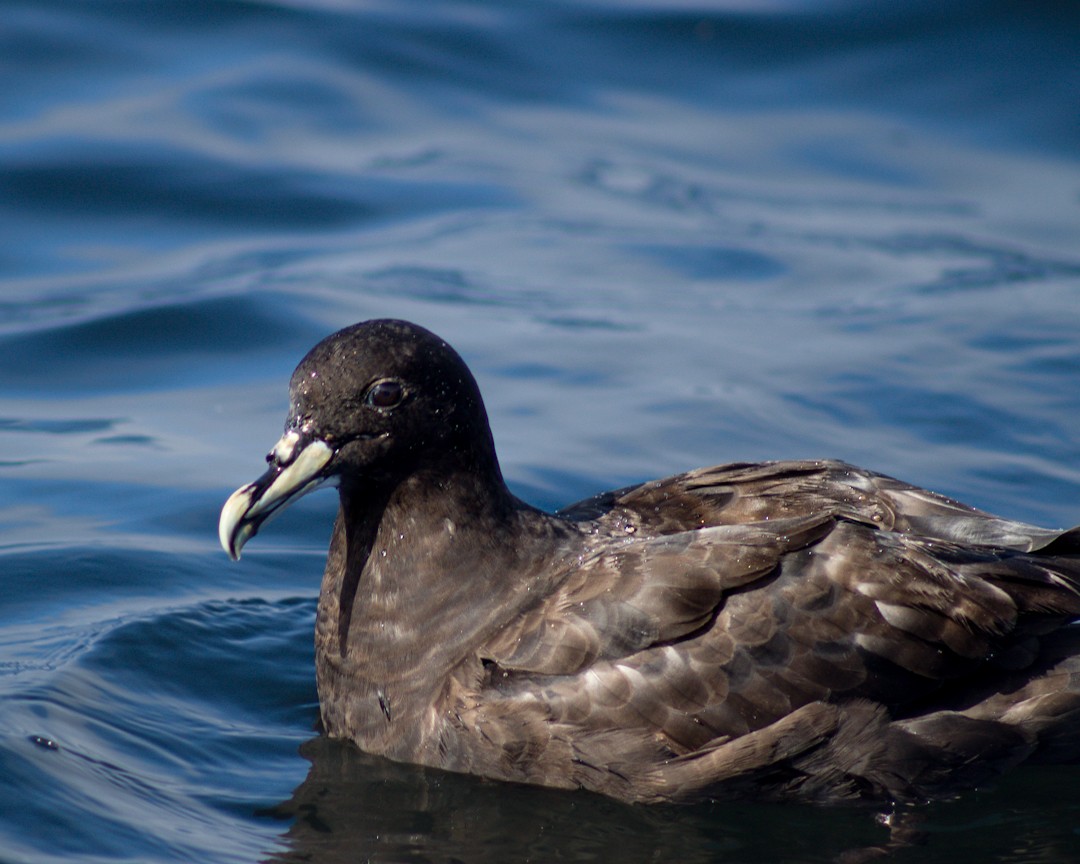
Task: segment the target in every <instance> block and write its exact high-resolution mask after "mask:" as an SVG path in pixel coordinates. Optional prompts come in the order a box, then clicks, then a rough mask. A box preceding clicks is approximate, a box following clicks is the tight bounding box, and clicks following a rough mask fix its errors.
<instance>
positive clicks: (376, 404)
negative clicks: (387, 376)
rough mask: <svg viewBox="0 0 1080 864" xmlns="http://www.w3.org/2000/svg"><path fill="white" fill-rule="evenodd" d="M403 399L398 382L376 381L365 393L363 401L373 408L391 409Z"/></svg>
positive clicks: (402, 390)
mask: <svg viewBox="0 0 1080 864" xmlns="http://www.w3.org/2000/svg"><path fill="white" fill-rule="evenodd" d="M403 398H405V388H404V387H402V386H401V382H400V381H389V380H387V381H376V382H375V383H374V384H372V385H371V387H370V388H369V389H368V391H367V396H365V397H364V401H365V402H366V403H367V404H368V405H370V406H371V407H373V408H393V407H394V406H395V405H398V404H400V403H401V400H402V399H403Z"/></svg>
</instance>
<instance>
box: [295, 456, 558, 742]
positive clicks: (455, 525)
mask: <svg viewBox="0 0 1080 864" xmlns="http://www.w3.org/2000/svg"><path fill="white" fill-rule="evenodd" d="M563 533H565V529H564V528H563V526H562V523H561V522H559V521H558V520H555V519H553V518H552V517H550V516H547V515H546V514H543V513H541V512H540V511H537V510H535V509H533V508H531V507H529V506H528V505H526V504H524V503H522V502H521V501H519V500H517V499H516V498H514V496H513V495H512V494H511V493H510V492H509V490H507V489H506V487H505V485H504V484H503V483H502V479H501V477H499V476H497V475H496V476H495V477H494V479H492V475H490V474H487V475H485V476H478V475H477V474H476V473H474V472H470V473H468V474H445V473H444V474H441V475H439V476H437V477H435V476H424V475H422V474H419V473H417V474H414V475H411V476H410V477H409V478H407V479H406V480H405V481H403V482H401V483H399V484H397V485H396V486H394V487H392V488H385V487H383V488H372V489H369V490H367V491H366V493H365V492H364V490H362V489H360V488H359V487H358V486H356V485H350V484H346V485H344V486H343V487H342V489H341V507H340V509H339V512H338V518H337V522H336V524H335V526H334V535H333V539H332V541H331V545H330V552H329V556H328V559H327V567H326V573H325V575H324V578H323V586H322V591H321V595H320V600H319V611H318V620H317V627H316V660H317V664H318V678H319V689H320V700H321V702H322V703H323V722H324V725H325V726H326V727H327V731H328V732H330V733H331V734H336V733H337V732H338V731H339V730H337V729H336V728H335V727H336V726H339V725H340V726H341V728H342V729H344V724H345V720H344V718H345V716H348V717H349V718H350V719H349V722H348V726H349V732H350V736H351V737H353V738H355V739H357V740H360V739H365V740H363V741H362V744H363V746H365V747H366V748H368V749H370V750H373V751H375V752H389V751H388V750H387V749H386V748H387V747H389V746H390V745H389V744H388V743H387V742H390V741H393V742H394V746H412V745H416V742H412V745H409V742H408V741H406V740H405V739H402V738H395V737H394V736H392V735H391V734H390V727H391V725H397V724H398V721H399V719H400V720H401V721H402V724H404V723H407V722H409V721H410V720H411V721H412V722H413V723H417V721H418V720H419V721H421V722H419V723H417V728H422V727H423V722H422V720H423V717H424V716H426V713H427V712H429V711H430V709H431V708H432V707H434V706H435V704H436V703H437V702H438V701H439V700H440V699H441V698H444V696H445V692H444V691H445V690H446V688H447V686H448V680H449V678H450V676H452V675H453V674H462V675H468V674H473V673H470V672H468V670H465V671H462V670H463V668H464V666H467V665H469V664H470V663H471V664H472V665H475V666H476V669H475V670H473V672H474V673H475V674H479V671H480V664H479V659H478V657H477V656H476V649H477V647H478V646H479V645H480V644H482V643H483V641H484V640H485V639H486V638H487V637H488V636H489V635H490V634H491V633H492V632H493V631H494V629H495V628H496V627H497V626H498V625H499V624H500V622H503V621H505V620H506V617H507V616H513V615H516V614H518V613H519V612H520V611H521V610H523V609H524V608H527V607H528V605H529V603H531V602H534V601H533V599H532V598H534V597H538V596H543V594H544V592H543V591H542V590H540V589H541V587H542V586H539V585H538V580H540V579H541V578H543V577H542V575H541V574H543V573H545V572H550V571H549V570H547V569H546V568H544V567H542V566H540V562H545V561H546V562H550V560H551V557H552V555H554V554H557V548H558V545H559V542H560V537H561V536H562V534H563ZM523 561H532V562H537V565H536V566H535V567H529V566H526V567H522V562H523ZM511 573H518V574H524V575H519V576H517V577H515V578H513V579H511V578H509V577H508V575H507V574H511ZM406 718H408V719H406ZM398 728H402V725H398ZM380 742H382V743H380ZM416 746H418V745H416ZM391 755H392V754H391ZM399 755H400V754H399Z"/></svg>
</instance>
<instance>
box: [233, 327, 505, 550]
mask: <svg viewBox="0 0 1080 864" xmlns="http://www.w3.org/2000/svg"><path fill="white" fill-rule="evenodd" d="M266 459H267V462H269V464H270V467H269V469H268V470H267V471H266V473H265V474H263V476H262V477H260V478H259V479H258V480H256V481H255V482H254V483H251V484H249V485H247V486H244V487H242V488H240V489H238V490H237V491H236V492H234V493H233V495H232V496H231V497H230V498H229V500H228V501H227V502H226V503H225V507H224V508H223V509H222V511H221V522H220V524H219V536H220V538H221V544H222V546H224V547H225V551H226V552H228V553H229V555H230V556H232V557H233V558H237V557H239V555H240V549H241V547H242V546H243V545H244V543H245V542H247V540H249V539H250V538H251V537H252V536H254V534H255V532H256V531H257V530H258V528H259V526H260V525H261V524H262V523H263V522H265V521H266V520H267V519H268V518H269V517H270V516H271V515H273V514H274V513H276V512H278V511H279V510H281V509H282V508H283V507H285V506H287V505H288V504H289V503H291V502H292V501H295V500H296V499H297V498H299V497H300V496H301V495H303V494H305V493H307V492H310V491H311V490H312V489H315V488H317V487H318V486H321V485H325V484H327V483H331V484H334V485H338V486H341V487H342V488H343V490H345V491H346V492H347V493H349V494H361V495H362V494H364V490H365V489H370V490H372V491H374V490H376V489H380V490H385V489H386V488H388V487H393V486H395V485H397V484H399V483H401V482H402V481H404V480H405V479H406V478H408V477H412V476H416V475H419V474H423V473H428V474H431V475H432V479H434V480H435V481H438V479H439V475H440V474H446V473H452V472H461V471H464V472H468V473H471V474H474V475H477V476H485V477H488V478H489V479H490V480H491V481H492V482H495V483H498V484H499V485H500V486H501V483H502V480H501V475H500V474H499V467H498V462H497V461H496V458H495V447H494V444H493V443H492V439H491V431H490V428H489V426H488V420H487V413H486V412H485V410H484V403H483V401H482V400H481V398H480V390H479V388H478V387H477V385H476V380H475V379H474V378H473V376H472V373H471V372H469V369H468V367H467V366H466V365H465V363H464V361H463V360H462V359H461V357H459V356H458V354H457V352H456V351H454V349H453V348H451V347H450V346H449V345H447V344H446V343H445V342H444V341H443V340H442V339H440V338H439V337H438V336H436V335H435V334H433V333H431V332H429V331H428V330H425V329H424V328H422V327H418V326H417V325H415V324H410V323H408V322H406V321H393V320H375V321H364V322H362V323H360V324H355V325H353V326H352V327H346V328H345V329H344V330H339V331H338V332H337V333H335V334H333V335H332V336H329V337H327V338H326V339H324V340H323V341H322V342H320V343H319V344H318V345H316V346H315V347H314V348H312V349H311V351H310V352H308V355H307V356H306V357H304V359H303V360H301V361H300V365H299V366H297V367H296V371H295V372H294V373H293V376H292V381H291V382H290V385H289V414H288V417H287V419H286V422H285V434H284V435H283V436H282V438H281V440H280V441H278V443H277V444H276V445H275V446H274V448H273V449H272V450H271V451H270V453H269V455H268V456H267V457H266Z"/></svg>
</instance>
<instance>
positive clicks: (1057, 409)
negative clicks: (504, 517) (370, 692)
mask: <svg viewBox="0 0 1080 864" xmlns="http://www.w3.org/2000/svg"><path fill="white" fill-rule="evenodd" d="M1077 57H1080V7H1077V6H1076V5H1075V4H1070V3H1055V2H1031V3H1007V2H967V0H959V2H953V3H948V4H943V3H932V2H920V0H904V2H894V3H877V2H869V0H867V2H856V0H822V2H806V0H715V2H708V0H696V2H695V0H685V2H679V0H676V2H661V0H621V2H620V0H563V2H553V0H542V2H538V0H498V2H496V0H491V2H483V0H468V2H467V0H461V2H451V0H369V2H348V0H282V2H268V0H248V2H240V0H217V2H194V0H155V2H137V0H7V2H5V3H4V4H3V5H2V6H0V80H2V81H3V86H2V87H0V237H3V240H2V242H0V400H2V401H0V486H2V488H0V573H2V576H0V860H2V861H3V862H42V864H48V862H60V861H63V862H65V864H90V862H106V861H107V862H121V861H132V862H136V861H137V862H155V864H156V862H190V861H200V862H253V861H262V860H271V861H282V862H284V861H288V862H293V861H295V862H299V861H324V862H333V861H394V862H398V861H431V862H449V861H466V862H471V861H491V862H507V861H526V860H528V861H537V862H546V861H555V860H561V861H595V860H618V861H621V862H636V861H641V862H645V861H650V862H652V861H681V862H697V861H725V862H742V861H774V860H775V861H779V860H785V861H800V862H819V861H820V862H825V861H832V860H835V859H836V858H837V856H839V855H843V854H846V853H852V852H853V850H859V849H865V848H867V847H873V846H875V845H878V844H882V843H884V842H885V841H886V840H887V838H888V831H887V830H886V829H885V828H884V827H883V826H882V825H880V824H879V823H878V822H877V821H875V819H874V818H873V814H872V813H869V812H866V811H862V810H815V809H811V808H805V807H794V806H777V805H770V806H764V805H760V804H752V803H735V804H725V805H715V806H701V807H690V808H658V809H652V810H648V809H641V808H628V807H625V806H622V805H619V804H616V803H614V802H610V801H606V800H599V799H596V798H594V797H593V796H590V795H586V794H568V793H562V792H552V791H547V790H541V789H528V788H517V787H512V786H505V785H499V784H492V783H485V782H482V781H479V780H476V779H474V778H468V777H457V776H452V775H445V774H441V773H440V772H436V771H425V770H422V769H418V768H414V767H409V766H401V765H395V764H391V763H388V762H385V761H383V760H380V759H376V758H373V757H369V756H366V755H364V754H361V753H359V752H357V751H356V750H354V749H353V748H351V747H349V746H346V745H343V744H340V743H338V742H333V741H327V740H325V739H322V738H319V737H318V736H317V735H316V733H315V731H314V726H315V723H316V721H317V717H318V707H317V696H316V693H315V686H314V672H313V656H312V653H313V650H312V627H313V619H314V610H315V597H316V593H317V590H318V584H319V577H320V574H321V570H322V563H323V555H324V553H325V548H326V544H327V541H328V537H329V531H330V523H331V520H332V518H333V512H334V507H335V501H334V498H333V496H332V495H331V494H329V493H326V494H324V495H316V496H312V497H311V498H309V499H305V501H303V502H301V503H300V504H298V505H297V506H296V507H295V508H293V509H292V510H290V512H289V513H288V514H286V515H285V516H283V517H282V518H281V519H280V520H278V521H277V522H275V523H274V526H273V529H272V530H268V531H266V532H265V533H264V534H263V535H260V537H259V538H258V540H257V541H256V542H254V543H252V544H251V545H250V546H249V547H248V548H247V549H245V556H244V560H243V561H242V563H240V564H233V563H231V562H229V561H228V560H227V559H226V558H225V556H224V554H223V553H222V552H221V550H220V549H219V548H218V546H217V539H216V521H217V514H218V510H219V508H220V506H221V503H222V502H223V500H224V498H225V496H226V495H228V493H229V492H231V491H232V490H233V489H234V488H236V487H237V486H239V485H241V484H243V483H245V482H247V481H249V480H251V479H253V478H254V477H255V476H256V475H257V474H258V473H259V472H260V470H261V469H260V466H261V465H262V456H263V454H264V453H265V452H266V450H267V449H268V448H269V447H270V446H271V445H272V443H273V442H274V441H275V440H276V439H277V437H278V435H279V433H280V429H281V424H282V421H283V418H284V408H285V388H286V383H287V380H288V375H289V373H290V372H291V370H292V368H293V366H294V365H295V363H296V362H297V361H298V360H299V358H300V357H301V356H302V355H303V354H304V353H305V351H306V350H307V349H308V348H309V347H310V346H311V345H312V344H313V343H314V342H315V341H317V340H318V339H320V338H322V337H323V336H325V335H327V334H328V333H329V332H331V331H333V330H335V329H337V328H339V327H341V326H344V325H346V324H350V323H353V322H355V321H358V320H361V319H364V318H368V317H373V316H394V317H403V318H409V319H412V320H415V321H417V322H418V323H421V324H423V325H425V326H428V327H430V328H432V329H434V330H435V331H436V332H438V333H439V334H440V335H442V336H444V337H445V338H446V339H448V340H449V341H450V342H451V343H452V344H453V345H455V346H456V347H457V348H458V349H459V350H460V351H461V353H462V354H463V355H464V356H465V357H466V359H467V360H468V361H469V363H470V364H471V365H472V367H473V369H474V371H475V372H476V374H477V377H478V379H479V381H480V384H481V387H482V389H483V391H484V393H485V396H486V399H487V402H488V408H489V412H490V414H491V418H492V424H493V427H494V431H495V435H496V440H497V442H498V447H499V453H500V456H501V459H502V461H503V467H504V471H505V474H506V476H507V478H508V480H509V481H510V482H511V485H512V486H513V488H514V489H515V491H516V492H517V493H518V494H520V495H521V496H523V497H525V498H526V499H527V500H529V501H531V502H533V503H535V504H537V505H540V506H544V507H552V508H553V507H558V506H561V505H563V504H566V503H569V502H571V501H573V500H577V499H579V498H582V497H584V496H586V495H589V494H592V493H594V492H596V491H599V490H601V489H605V488H611V487H615V486H619V485H622V484H626V483H629V482H633V481H635V480H643V479H649V478H652V477H658V476H661V475H664V474H666V473H670V472H674V471H678V470H682V469H686V468H690V467H694V466H698V465H706V464H712V463H717V462H722V461H730V460H747V459H761V458H795V457H822V456H830V457H838V458H843V459H847V460H850V461H853V462H856V463H859V464H862V465H866V466H867V467H871V468H875V469H877V470H880V471H883V472H886V473H889V474H893V475H898V476H900V477H902V478H903V479H905V480H908V481H911V482H915V483H919V484H921V485H925V486H929V487H931V488H934V489H936V490H939V491H941V492H945V493H947V494H950V495H953V496H956V497H959V498H961V499H963V500H966V501H968V502H970V503H972V504H975V505H977V506H981V507H983V508H986V509H989V510H992V511H995V512H999V513H1001V514H1003V515H1007V516H1009V517H1012V518H1016V519H1024V520H1029V521H1034V522H1038V523H1041V524H1046V525H1053V526H1064V525H1069V524H1073V523H1077V522H1080V434H1078V432H1077V430H1078V428H1080V387H1078V386H1077V381H1078V380H1080V158H1078V155H1080V63H1077ZM1078 780H1080V774H1078V772H1077V770H1076V769H1072V768H1068V767H1059V766H1058V767H1055V766H1051V767H1045V768H1040V769H1037V770H1036V769H1028V770H1023V771H1020V772H1017V773H1016V774H1015V775H1013V776H1011V777H1009V778H1007V779H1005V780H1004V781H1002V782H1001V783H1000V784H999V785H998V786H997V787H996V788H994V789H981V790H977V791H974V792H972V793H970V794H969V795H966V796H963V797H961V798H960V799H959V800H957V801H955V802H946V803H939V804H935V805H932V806H928V807H926V808H923V809H921V810H920V811H919V813H918V814H917V817H913V819H912V821H913V823H915V825H914V827H913V829H912V830H913V831H914V832H915V833H916V834H917V839H918V841H919V844H920V845H916V846H911V847H908V848H903V849H900V850H899V851H897V852H895V855H894V858H895V860H899V861H920V862H927V861H929V862H948V864H961V862H980V864H982V862H998V861H1000V862H1028V861H1031V862H1034V861H1062V860H1069V859H1070V857H1075V855H1076V854H1077V850H1080V793H1078V792H1077V786H1078ZM905 818H907V817H906V816H905ZM916 829H917V830H916Z"/></svg>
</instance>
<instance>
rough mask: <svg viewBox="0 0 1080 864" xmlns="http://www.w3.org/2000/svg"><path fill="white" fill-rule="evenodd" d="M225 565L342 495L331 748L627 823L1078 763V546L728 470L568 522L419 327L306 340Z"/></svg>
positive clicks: (323, 677)
mask: <svg viewBox="0 0 1080 864" xmlns="http://www.w3.org/2000/svg"><path fill="white" fill-rule="evenodd" d="M266 458H267V461H268V463H269V467H268V469H267V470H266V472H265V473H264V474H263V475H262V476H261V477H260V478H259V479H258V480H256V481H255V482H254V483H251V484H248V485H246V486H243V487H241V488H240V489H238V490H237V491H236V492H235V493H233V495H232V496H231V497H230V498H229V499H228V501H227V502H226V504H225V506H224V508H223V510H222V513H221V521H220V526H219V529H220V539H221V543H222V546H223V547H224V548H225V551H226V552H227V553H228V554H229V555H230V556H231V557H232V558H234V559H235V558H238V557H239V555H240V550H241V547H243V545H244V544H245V543H246V542H247V541H248V540H250V539H251V537H252V536H254V535H255V533H256V532H257V531H258V530H259V528H260V526H261V525H262V523H263V522H265V521H266V520H267V519H268V518H269V517H271V516H272V515H274V514H276V513H278V512H279V511H280V510H281V509H282V508H284V507H286V506H288V505H289V504H290V503H291V502H293V501H295V500H296V499H297V498H299V497H300V496H301V495H304V494H306V493H307V492H310V491H312V490H313V489H316V488H318V487H320V486H324V485H333V486H336V487H337V489H338V495H339V498H340V508H339V510H338V515H337V519H336V522H335V524H334V530H333V536H332V539H331V542H330V550H329V554H328V556H327V563H326V570H325V574H324V576H323V581H322V589H321V592H320V595H319V603H318V613H317V618H316V626H315V647H316V677H317V682H318V690H319V699H320V708H321V716H322V724H323V727H324V729H325V731H326V732H327V733H328V734H329V735H331V736H336V737H340V738H346V739H351V740H352V741H353V742H355V743H356V744H357V745H358V746H359V747H360V748H362V749H363V750H365V751H368V752H370V753H376V754H382V755H384V756H387V757H389V758H391V759H395V760H399V761H402V762H410V763H419V764H423V765H429V766H434V767H437V768H443V769H448V770H451V771H459V772H467V773H471V774H476V775H480V776H483V777H487V778H493V779H497V780H505V781H517V782H523V783H533V784H540V785H543V786H550V787H560V788H568V789H575V788H584V789H589V790H593V791H595V792H600V793H603V794H606V795H610V796H613V797H615V798H618V799H621V800H623V801H630V802H662V801H683V800H701V799H717V798H729V797H755V798H763V799H788V800H802V801H812V802H822V803H825V802H829V803H832V802H842V801H855V800H864V801H872V802H886V801H887V802H912V801H921V800H926V799H928V798H932V797H937V796H943V795H952V794H955V793H956V792H957V791H958V790H961V789H963V788H965V787H970V786H974V785H977V784H979V783H982V782H984V781H986V780H988V779H990V778H992V777H994V776H996V775H998V774H999V773H1001V772H1002V771H1004V770H1006V769H1008V768H1010V767H1012V766H1015V765H1017V764H1019V763H1022V762H1044V763H1045V762H1063V761H1074V760H1076V759H1077V757H1078V755H1080V632H1078V631H1080V628H1077V627H1075V626H1071V625H1072V622H1073V621H1074V620H1075V619H1076V618H1077V617H1078V616H1080V529H1071V530H1068V531H1050V530H1044V529H1041V528H1037V527H1033V526H1030V525H1026V524H1023V523H1019V522H1013V521H1009V520H1006V519H1001V518H998V517H996V516H993V515H990V514H988V513H985V512H982V511H979V510H976V509H973V508H971V507H968V506H966V505H964V504H961V503H959V502H957V501H953V500H951V499H949V498H945V497H943V496H940V495H937V494H935V493H933V492H928V491H926V490H923V489H920V488H917V487H914V486H910V485H907V484H905V483H902V482H900V481H898V480H894V479H892V478H890V477H886V476H884V475H881V474H876V473H873V472H870V471H866V470H863V469H861V468H856V467H854V466H852V465H848V464H844V463H842V462H836V461H781V462H762V463H753V464H751V463H736V464H729V465H720V466H716V467H711V468H701V469H698V470H695V471H690V472H687V473H685V474H679V475H676V476H673V477H667V478H665V479H662V480H656V481H652V482H647V483H641V484H639V485H635V486H630V487H627V488H624V489H620V490H618V491H613V492H606V493H604V494H601V495H597V496H596V497H594V498H591V499H588V500H586V501H583V502H580V503H578V504H574V505H572V506H570V507H567V508H565V509H563V510H560V511H558V512H556V513H547V512H543V511H541V510H538V509H536V508H534V507H531V506H530V505H528V504H526V503H524V502H523V501H521V500H519V499H518V498H516V497H515V496H514V495H512V494H511V492H510V491H509V490H508V489H507V487H506V484H505V483H504V481H503V477H502V473H501V471H500V469H499V463H498V460H497V458H496V455H495V445H494V442H493V440H492V435H491V430H490V427H489V424H488V418H487V414H486V412H485V409H484V404H483V401H482V400H481V397H480V391H479V389H478V387H477V384H476V381H475V379H474V378H473V376H472V374H471V373H470V372H469V369H468V368H467V367H466V365H465V363H464V362H463V361H462V359H461V358H460V357H459V356H458V354H457V353H455V351H454V350H453V349H452V348H451V347H450V346H449V345H447V343H446V342H444V341H443V340H442V339H440V338H439V337H437V336H435V335H434V334H432V333H431V332H429V331H427V330H425V329H423V328H421V327H418V326H416V325H414V324H411V323H408V322H404V321H395V320H374V321H366V322H363V323H360V324H356V325H354V326H352V327H347V328H345V329H344V330H341V331H339V332H337V333H335V334H333V335H332V336H330V337H328V338H326V339H325V340H323V341H322V342H320V343H319V344H318V345H316V346H315V347H314V348H313V349H312V350H311V352H310V353H308V355H307V356H306V357H304V359H303V360H302V361H301V362H300V365H299V366H298V367H297V369H296V372H295V373H294V374H293V376H292V381H291V385H290V407H289V412H288V417H287V419H286V423H285V433H284V435H283V437H282V438H281V440H280V441H278V443H277V444H276V445H275V446H274V448H273V449H272V450H271V451H270V453H269V455H268V456H267V457H266Z"/></svg>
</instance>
